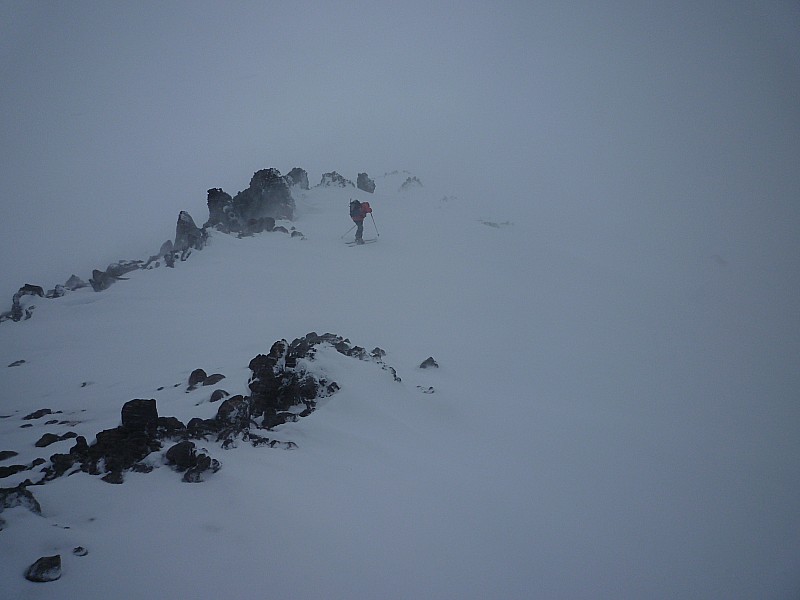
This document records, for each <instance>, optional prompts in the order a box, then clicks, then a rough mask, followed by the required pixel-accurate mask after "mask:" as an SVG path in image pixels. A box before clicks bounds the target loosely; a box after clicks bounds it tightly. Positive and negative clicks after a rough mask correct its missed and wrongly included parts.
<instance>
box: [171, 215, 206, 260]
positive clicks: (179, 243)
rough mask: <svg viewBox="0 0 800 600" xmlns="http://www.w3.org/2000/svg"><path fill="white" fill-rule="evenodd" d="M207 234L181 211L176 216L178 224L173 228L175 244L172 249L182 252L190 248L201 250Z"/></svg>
mask: <svg viewBox="0 0 800 600" xmlns="http://www.w3.org/2000/svg"><path fill="white" fill-rule="evenodd" d="M207 237H208V234H207V233H206V232H205V231H204V230H202V229H200V228H199V227H198V226H197V225H195V223H194V219H192V216H191V215H190V214H189V213H188V212H186V211H185V210H182V211H181V212H180V213H179V214H178V223H177V225H176V226H175V243H174V244H173V247H174V248H175V250H176V251H184V250H188V249H190V248H194V249H195V250H201V249H202V248H203V246H205V243H206V239H207Z"/></svg>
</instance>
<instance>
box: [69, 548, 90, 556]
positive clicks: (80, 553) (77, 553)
mask: <svg viewBox="0 0 800 600" xmlns="http://www.w3.org/2000/svg"><path fill="white" fill-rule="evenodd" d="M72 553H73V554H74V555H75V556H86V555H87V554H89V551H88V550H87V549H86V548H84V547H83V546H76V547H75V548H73V549H72Z"/></svg>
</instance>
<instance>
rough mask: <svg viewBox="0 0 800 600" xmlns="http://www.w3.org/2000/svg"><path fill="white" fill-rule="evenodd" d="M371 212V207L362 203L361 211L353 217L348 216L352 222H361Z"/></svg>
mask: <svg viewBox="0 0 800 600" xmlns="http://www.w3.org/2000/svg"><path fill="white" fill-rule="evenodd" d="M371 212H372V207H371V206H370V205H369V202H362V203H361V210H360V212H358V213H357V214H355V215H350V217H351V218H352V219H353V221H356V222H358V221H363V220H364V219H365V218H366V216H367V215H368V214H369V213H371Z"/></svg>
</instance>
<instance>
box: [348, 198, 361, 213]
mask: <svg viewBox="0 0 800 600" xmlns="http://www.w3.org/2000/svg"><path fill="white" fill-rule="evenodd" d="M350 216H351V217H360V216H361V202H359V201H358V200H351V201H350Z"/></svg>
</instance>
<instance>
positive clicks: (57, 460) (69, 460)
mask: <svg viewBox="0 0 800 600" xmlns="http://www.w3.org/2000/svg"><path fill="white" fill-rule="evenodd" d="M76 462H77V458H76V456H74V455H73V454H72V453H70V454H53V455H52V456H51V457H50V468H49V469H46V473H45V479H46V480H48V481H49V480H51V479H55V478H56V477H61V476H62V475H63V474H64V473H66V472H67V471H69V470H70V469H71V468H72V467H73V466H74V465H75V463H76Z"/></svg>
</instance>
